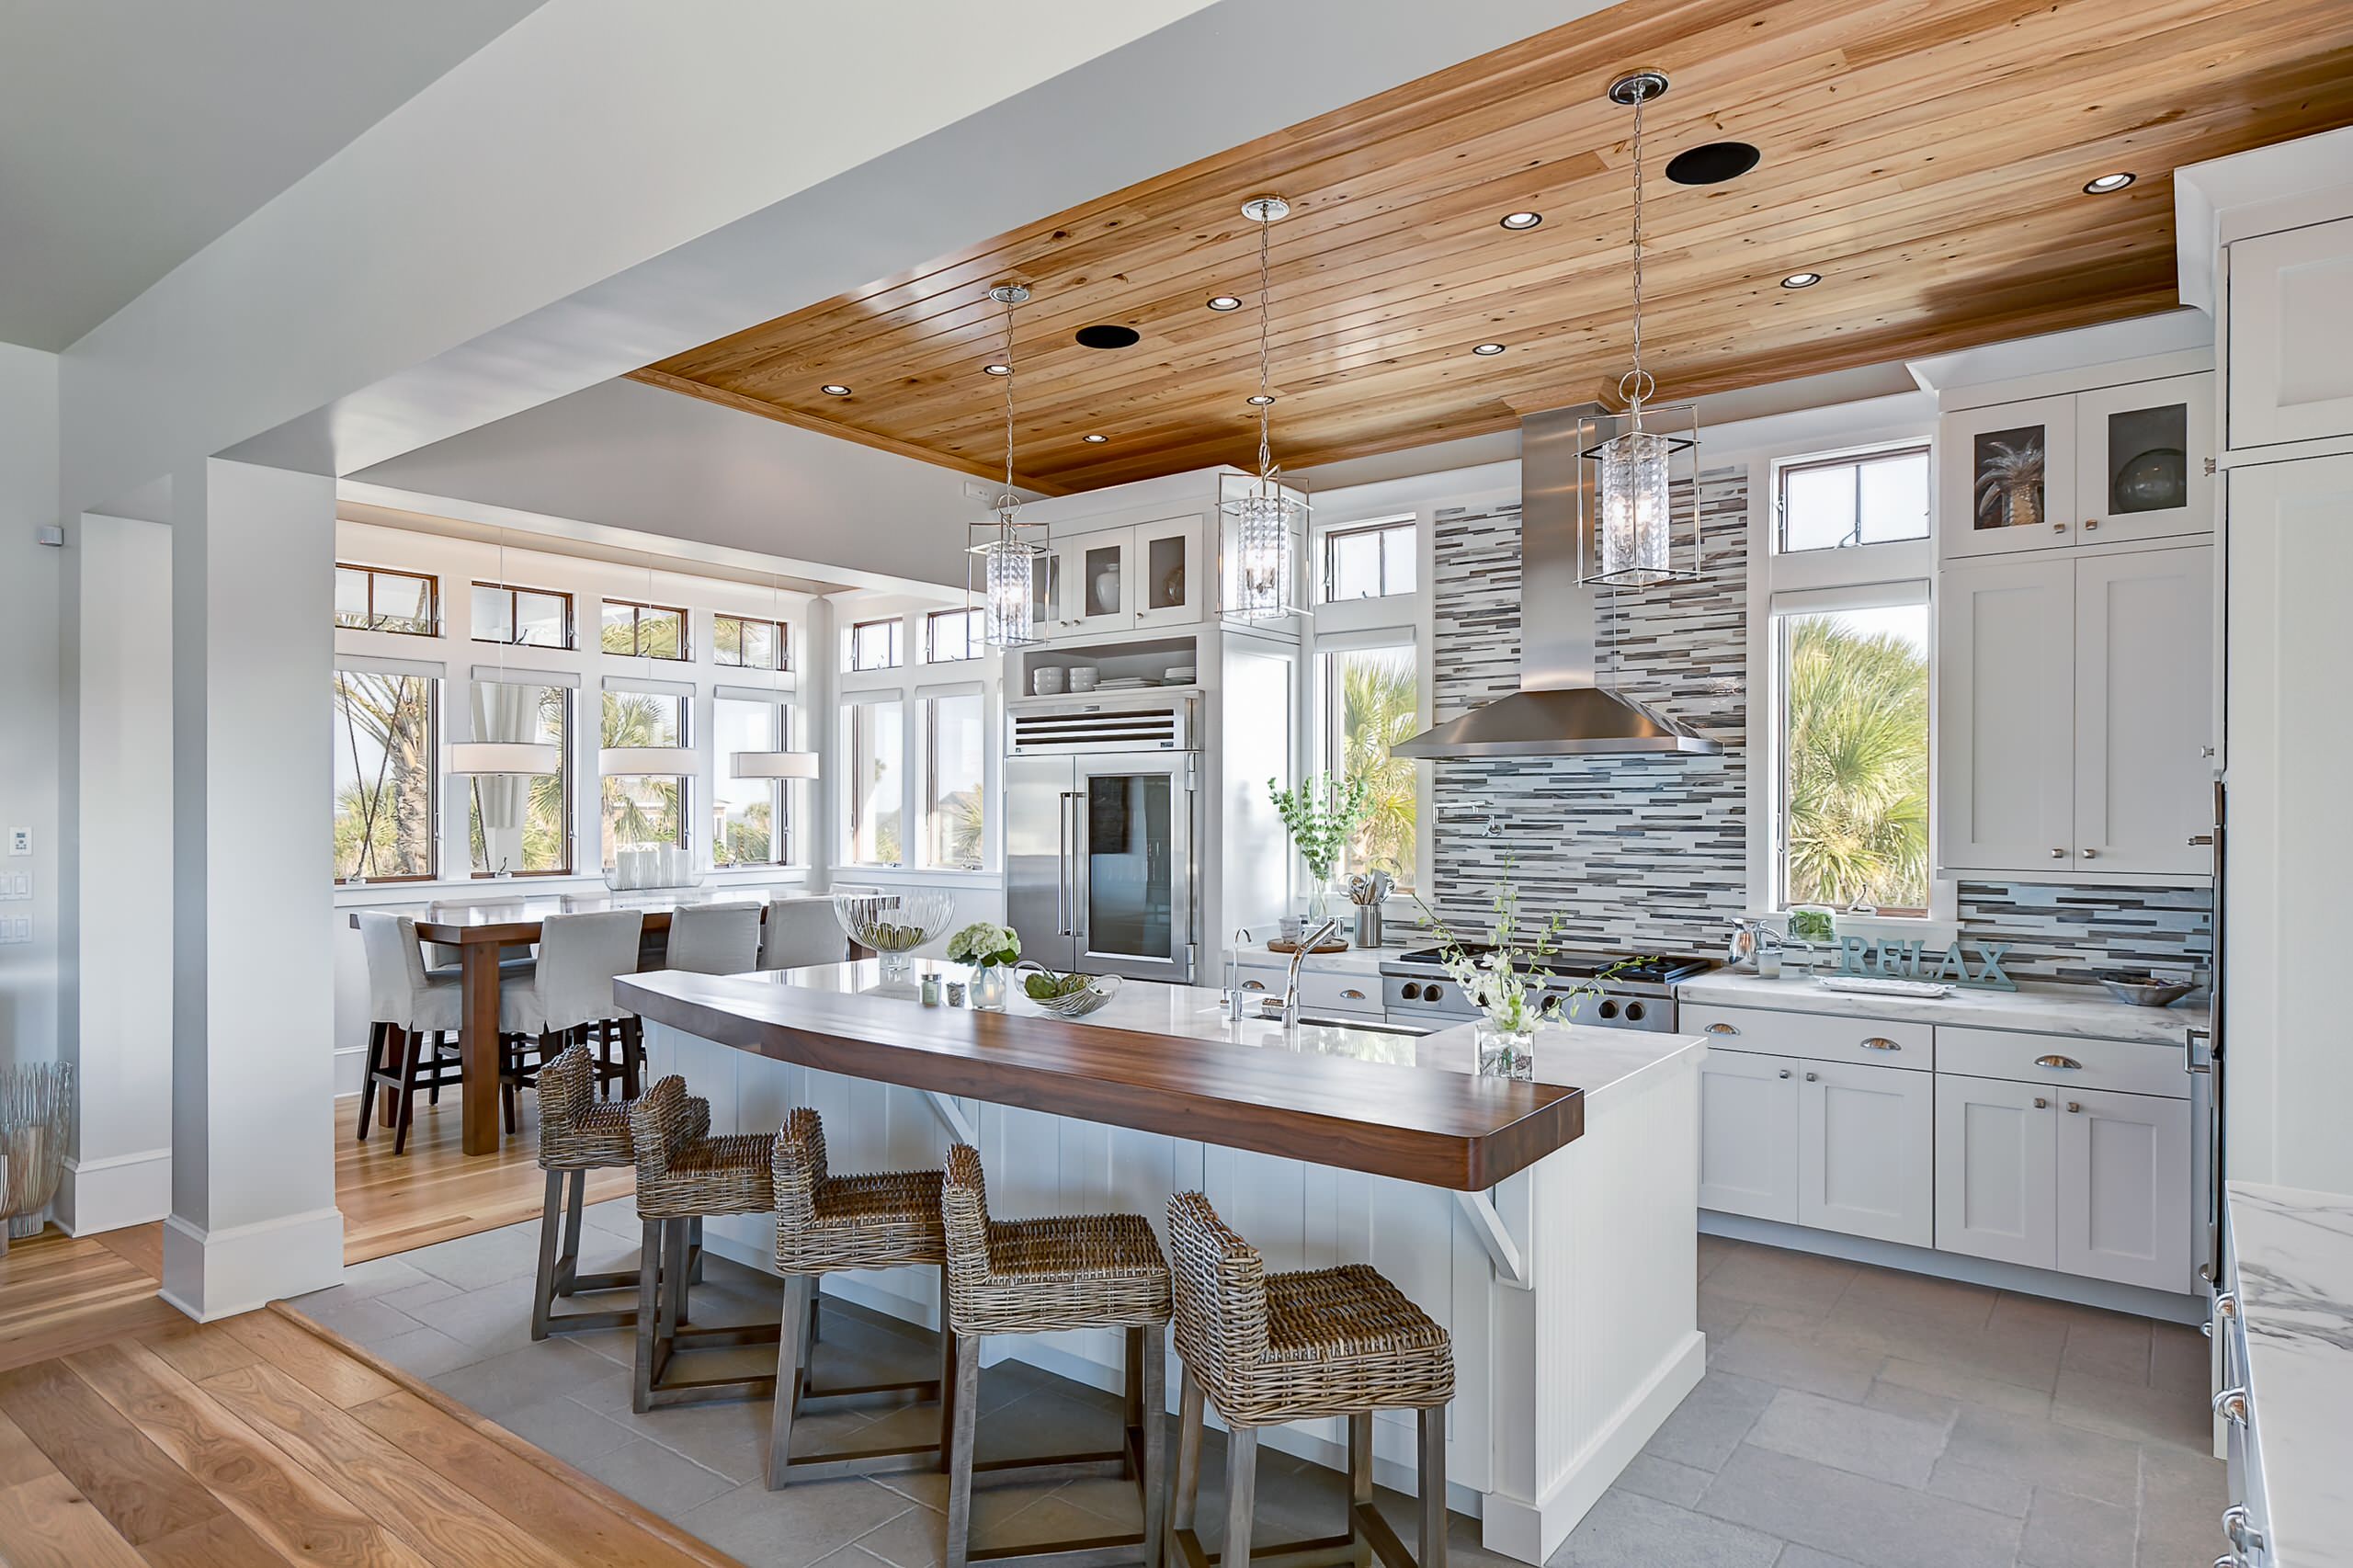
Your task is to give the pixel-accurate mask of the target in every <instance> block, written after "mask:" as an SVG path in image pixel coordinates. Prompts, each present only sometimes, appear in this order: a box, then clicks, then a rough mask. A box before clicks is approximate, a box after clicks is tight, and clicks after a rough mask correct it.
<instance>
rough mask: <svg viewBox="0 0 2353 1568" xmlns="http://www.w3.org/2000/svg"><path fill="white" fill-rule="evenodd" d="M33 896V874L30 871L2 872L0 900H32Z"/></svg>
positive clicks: (0, 874)
mask: <svg viewBox="0 0 2353 1568" xmlns="http://www.w3.org/2000/svg"><path fill="white" fill-rule="evenodd" d="M32 896H33V874H32V873H31V872H30V871H6V872H0V898H30V897H32Z"/></svg>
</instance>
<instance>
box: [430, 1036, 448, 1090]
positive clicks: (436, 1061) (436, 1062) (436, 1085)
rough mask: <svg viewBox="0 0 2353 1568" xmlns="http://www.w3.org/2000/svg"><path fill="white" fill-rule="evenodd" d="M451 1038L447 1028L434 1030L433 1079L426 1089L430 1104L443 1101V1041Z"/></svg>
mask: <svg viewBox="0 0 2353 1568" xmlns="http://www.w3.org/2000/svg"><path fill="white" fill-rule="evenodd" d="M447 1039H449V1034H448V1033H447V1032H446V1031H445V1030H441V1029H435V1030H434V1031H433V1081H432V1082H431V1083H430V1084H429V1085H426V1090H425V1103H426V1105H429V1106H438V1105H439V1104H440V1103H441V1042H442V1041H443V1040H447Z"/></svg>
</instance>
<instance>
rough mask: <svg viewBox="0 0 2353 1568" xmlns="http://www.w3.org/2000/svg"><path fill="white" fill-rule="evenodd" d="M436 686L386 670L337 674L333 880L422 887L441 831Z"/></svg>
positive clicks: (428, 679) (341, 669)
mask: <svg viewBox="0 0 2353 1568" xmlns="http://www.w3.org/2000/svg"><path fill="white" fill-rule="evenodd" d="M440 690H441V683H440V682H439V681H438V680H436V679H434V678H433V677H432V676H427V675H411V674H404V673H399V672H397V671H396V670H393V669H384V668H357V667H354V668H346V667H342V666H338V667H337V668H336V670H335V694H334V695H335V723H334V729H333V731H332V735H333V741H334V748H335V881H338V882H360V881H367V882H421V881H430V880H431V879H432V877H433V876H434V865H435V861H436V859H437V856H436V854H435V850H436V849H437V848H438V842H439V835H440V828H441V801H440V793H439V778H440V771H441V769H440V726H439V722H438V721H439V713H438V705H439V699H440Z"/></svg>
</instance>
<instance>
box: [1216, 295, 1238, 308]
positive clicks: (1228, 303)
mask: <svg viewBox="0 0 2353 1568" xmlns="http://www.w3.org/2000/svg"><path fill="white" fill-rule="evenodd" d="M1241 308H1242V301H1239V300H1237V299H1235V298H1234V297H1233V295H1231V294H1213V295H1211V297H1210V309H1211V310H1213V311H1238V310H1240V309H1241Z"/></svg>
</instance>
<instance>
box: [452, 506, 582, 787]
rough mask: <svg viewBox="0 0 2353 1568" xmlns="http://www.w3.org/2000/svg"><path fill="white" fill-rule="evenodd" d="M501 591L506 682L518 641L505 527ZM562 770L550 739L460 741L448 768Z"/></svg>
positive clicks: (488, 772)
mask: <svg viewBox="0 0 2353 1568" xmlns="http://www.w3.org/2000/svg"><path fill="white" fill-rule="evenodd" d="M498 591H499V592H500V593H503V594H505V595H506V605H507V610H506V615H507V624H506V636H504V637H502V638H500V639H499V640H498V679H497V681H496V682H495V684H497V685H500V686H504V685H506V645H507V644H508V643H509V642H513V641H514V640H515V620H514V617H515V608H514V606H515V590H514V589H513V588H510V587H508V586H507V585H506V529H505V528H500V529H499V530H498ZM449 771H450V772H451V773H453V774H456V775H459V776H460V777H463V778H498V777H501V776H505V777H507V778H517V777H522V778H535V777H539V776H542V775H545V774H551V773H561V772H562V771H563V747H561V746H558V745H556V744H554V743H553V742H551V741H482V740H474V741H459V742H456V743H454V744H451V746H450V747H449Z"/></svg>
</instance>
